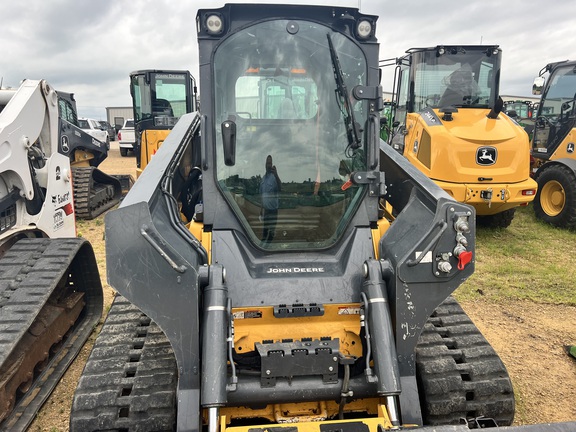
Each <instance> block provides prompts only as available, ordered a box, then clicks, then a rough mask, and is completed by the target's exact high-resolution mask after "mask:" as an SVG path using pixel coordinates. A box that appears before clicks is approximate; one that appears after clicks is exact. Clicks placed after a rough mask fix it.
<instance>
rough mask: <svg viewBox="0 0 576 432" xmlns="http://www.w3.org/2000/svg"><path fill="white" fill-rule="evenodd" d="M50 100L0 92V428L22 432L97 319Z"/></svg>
mask: <svg viewBox="0 0 576 432" xmlns="http://www.w3.org/2000/svg"><path fill="white" fill-rule="evenodd" d="M58 121H59V118H58V96H57V94H56V92H55V91H54V89H52V88H51V87H50V85H49V84H48V83H47V82H46V81H44V80H41V81H34V80H26V81H24V82H23V83H22V84H21V86H20V87H19V88H18V89H17V90H0V430H3V431H4V430H7V431H23V430H26V428H27V427H28V425H29V424H30V422H31V421H32V420H33V419H34V415H35V414H36V412H37V411H38V410H39V409H40V407H41V406H42V403H43V402H44V401H45V400H46V399H47V397H48V396H49V395H50V393H51V391H52V390H53V388H54V387H55V386H56V384H57V383H58V381H59V379H60V377H61V376H62V375H63V374H64V372H65V371H66V369H67V367H68V366H69V365H70V363H71V362H72V360H73V359H74V358H75V356H76V354H78V352H79V350H80V348H81V347H82V346H83V344H84V342H85V340H86V339H87V337H88V336H89V334H90V333H91V331H92V329H93V327H94V325H95V324H96V323H97V322H98V320H99V319H100V316H101V313H102V285H101V282H100V277H99V274H98V268H97V265H96V259H95V257H94V252H93V251H92V246H91V245H90V244H89V243H88V242H87V241H86V240H84V239H81V238H77V237H76V227H75V213H74V205H73V194H72V176H71V170H70V160H69V159H68V158H67V157H66V156H64V155H62V154H60V153H59V152H58V143H59V139H58Z"/></svg>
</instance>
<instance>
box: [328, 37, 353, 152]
mask: <svg viewBox="0 0 576 432" xmlns="http://www.w3.org/2000/svg"><path fill="white" fill-rule="evenodd" d="M326 37H327V38H328V47H329V48H330V59H331V60H332V69H333V70H334V79H335V80H336V94H337V95H338V96H340V100H341V102H342V103H343V104H344V109H345V110H346V112H345V113H344V124H345V126H346V136H347V137H348V145H349V146H350V147H352V148H353V149H358V148H360V147H361V143H360V138H359V137H358V136H359V134H358V130H357V128H356V121H355V120H354V111H353V110H352V107H351V106H350V98H349V97H348V90H346V84H344V76H343V74H342V68H341V67H340V61H339V60H338V54H336V50H335V49H334V44H333V43H332V38H330V34H326Z"/></svg>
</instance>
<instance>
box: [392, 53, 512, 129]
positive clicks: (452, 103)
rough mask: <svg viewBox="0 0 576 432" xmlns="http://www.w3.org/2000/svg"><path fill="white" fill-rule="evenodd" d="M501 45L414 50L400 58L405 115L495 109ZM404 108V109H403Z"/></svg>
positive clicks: (398, 85)
mask: <svg viewBox="0 0 576 432" xmlns="http://www.w3.org/2000/svg"><path fill="white" fill-rule="evenodd" d="M501 53H502V51H501V50H500V48H498V46H496V45H495V46H437V47H433V48H412V49H410V50H408V51H407V55H406V56H404V57H402V58H400V59H398V61H397V68H398V70H399V73H398V74H397V78H398V79H397V80H396V83H395V85H394V87H395V89H396V97H397V100H396V102H397V105H398V107H400V110H399V112H398V115H397V116H396V120H398V121H402V120H403V119H402V113H406V112H420V111H423V110H425V109H426V108H437V109H444V110H445V109H446V108H448V107H453V108H456V109H467V108H492V107H494V105H495V103H496V99H497V97H498V90H499V89H498V85H499V77H500V63H501ZM402 109H403V110H402Z"/></svg>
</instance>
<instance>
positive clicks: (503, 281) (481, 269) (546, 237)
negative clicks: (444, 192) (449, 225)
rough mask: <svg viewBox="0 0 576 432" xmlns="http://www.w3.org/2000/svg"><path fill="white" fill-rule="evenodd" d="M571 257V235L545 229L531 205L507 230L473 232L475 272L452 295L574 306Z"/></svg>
mask: <svg viewBox="0 0 576 432" xmlns="http://www.w3.org/2000/svg"><path fill="white" fill-rule="evenodd" d="M575 258H576V232H575V231H570V230H565V229H560V228H555V227H553V226H551V225H548V224H545V223H544V222H541V221H539V220H537V219H536V217H535V216H534V211H533V209H532V206H531V205H530V206H529V207H523V208H520V209H518V210H516V216H515V218H514V220H513V221H512V224H511V225H510V226H509V227H508V228H504V229H488V228H482V227H478V228H477V231H476V269H475V272H474V274H473V275H472V277H470V279H469V280H467V281H466V282H465V283H464V284H463V285H462V286H460V288H458V290H457V291H456V292H455V294H454V295H455V297H456V298H457V299H459V300H474V299H478V298H483V299H485V300H493V301H501V300H504V299H522V300H530V301H534V302H536V303H549V304H565V305H572V306H576V290H575V289H574V284H575V281H576V265H574V259H575Z"/></svg>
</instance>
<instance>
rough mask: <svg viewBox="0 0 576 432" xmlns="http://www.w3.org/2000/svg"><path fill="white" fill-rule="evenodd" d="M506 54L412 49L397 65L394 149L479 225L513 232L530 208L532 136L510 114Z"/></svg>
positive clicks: (482, 49)
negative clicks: (520, 213) (504, 91)
mask: <svg viewBox="0 0 576 432" xmlns="http://www.w3.org/2000/svg"><path fill="white" fill-rule="evenodd" d="M501 58H502V50H501V49H500V48H499V47H498V46H497V45H494V46H485V45H472V46H449V45H445V46H441V45H439V46H436V47H430V48H412V49H410V50H408V51H407V54H406V55H405V56H404V57H401V58H399V59H395V61H394V64H395V65H396V73H395V86H394V87H395V92H396V95H395V99H394V104H393V111H394V113H393V116H392V117H393V118H392V120H391V121H390V122H387V123H388V124H389V126H391V127H390V129H389V131H388V136H389V141H388V142H389V143H390V144H391V145H392V146H393V147H394V148H395V149H396V150H397V151H398V152H399V153H401V154H403V155H404V156H405V157H406V158H407V159H408V160H409V161H410V162H411V163H412V164H414V166H416V167H417V168H418V169H419V170H420V171H422V172H423V173H424V174H426V175H427V176H428V177H430V178H431V179H432V180H434V182H435V183H436V184H438V185H439V186H440V187H441V188H442V189H444V190H445V191H446V192H447V193H448V194H450V196H452V197H453V198H454V199H456V200H457V201H460V202H463V203H467V204H470V205H471V206H473V207H474V208H475V209H476V214H477V222H478V223H479V224H481V225H487V226H492V227H507V226H509V225H510V223H511V222H512V220H513V218H514V213H515V211H516V207H518V206H525V205H528V203H529V202H531V201H532V200H533V199H534V196H535V195H536V188H537V185H536V183H535V182H534V180H532V178H530V144H529V139H528V135H527V133H526V132H525V131H524V129H523V128H522V127H520V126H519V125H518V124H517V123H516V122H515V121H513V120H511V119H510V118H509V117H508V116H507V115H506V114H505V113H504V112H502V108H503V102H502V99H501V98H500V97H499V94H498V90H499V80H500V63H501Z"/></svg>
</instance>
